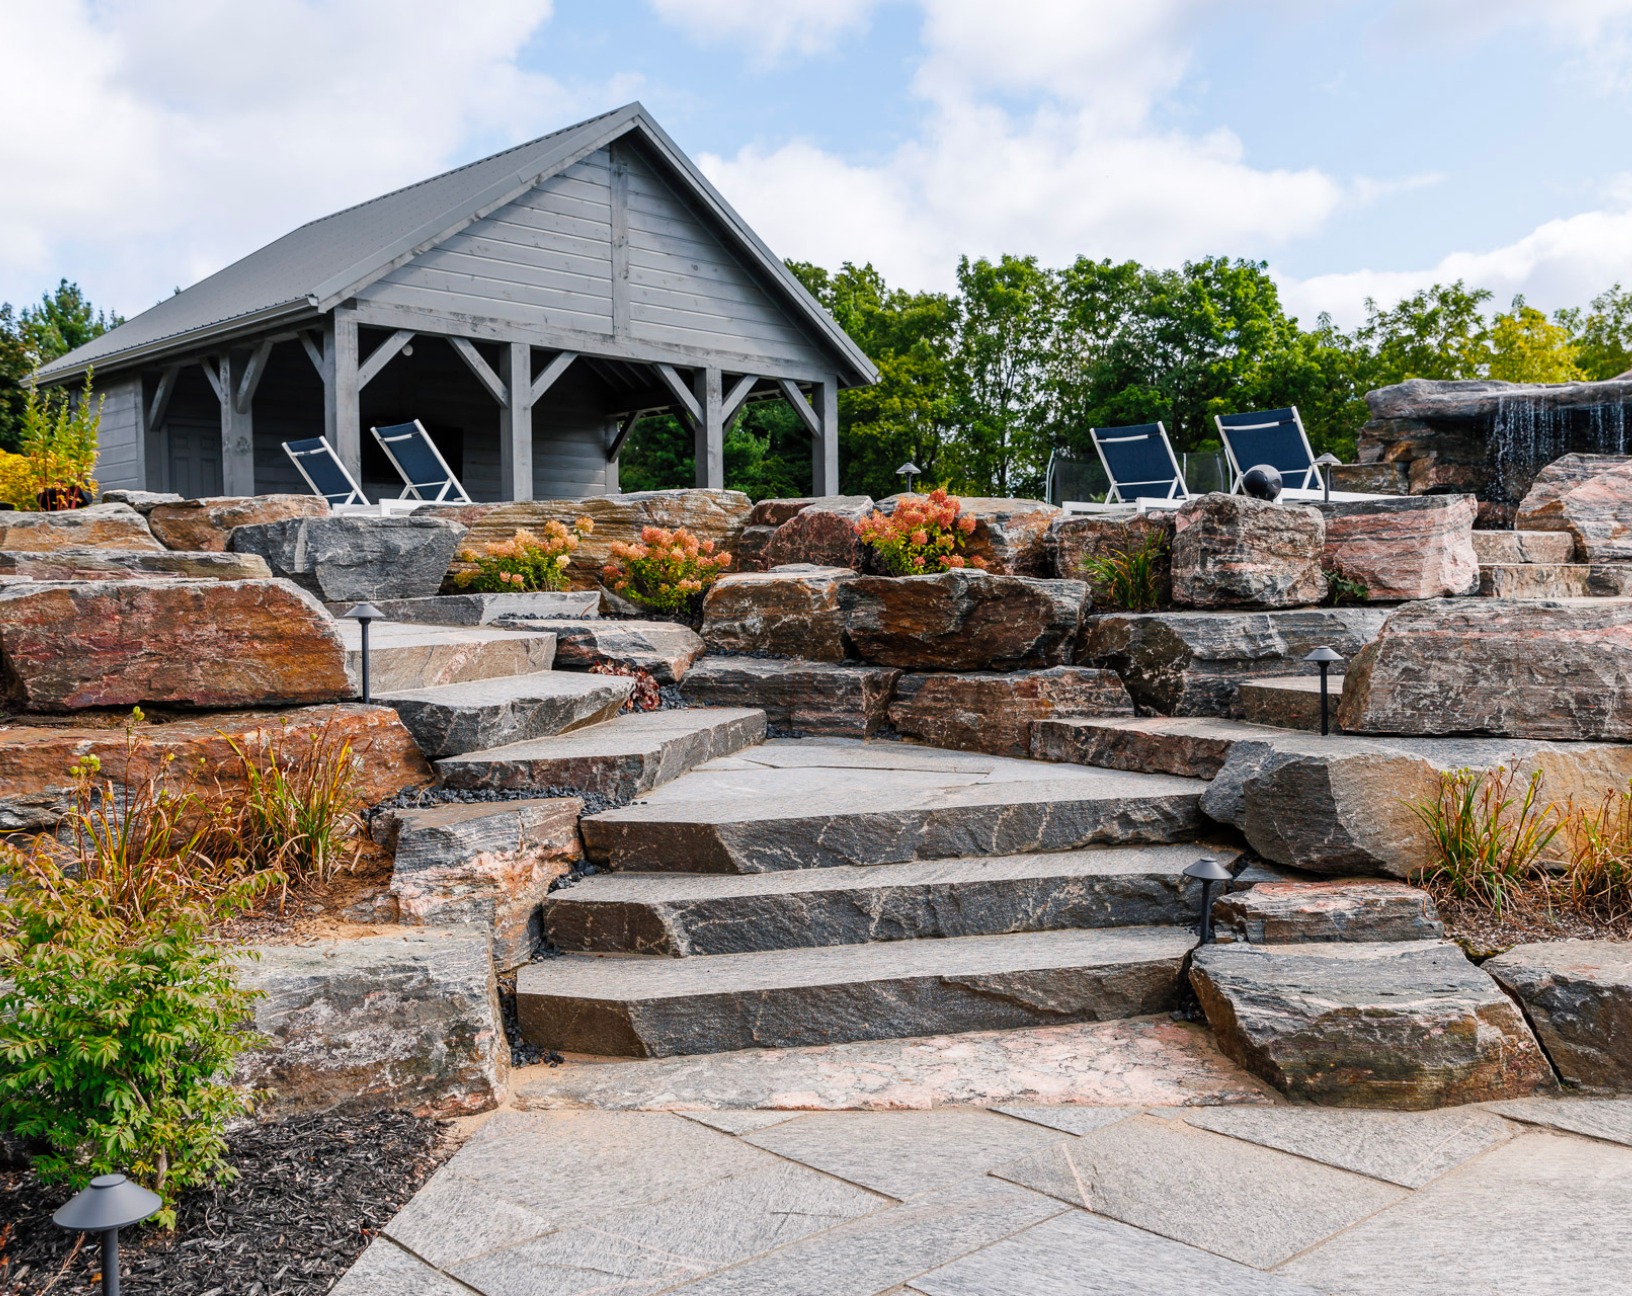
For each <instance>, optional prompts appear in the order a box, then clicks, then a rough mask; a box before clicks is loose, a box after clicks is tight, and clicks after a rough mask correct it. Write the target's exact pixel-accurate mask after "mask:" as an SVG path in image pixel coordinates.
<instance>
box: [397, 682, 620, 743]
mask: <svg viewBox="0 0 1632 1296" xmlns="http://www.w3.org/2000/svg"><path fill="white" fill-rule="evenodd" d="M634 687H635V681H634V680H633V679H632V678H631V677H629V676H627V675H580V674H578V673H576V672H573V671H539V672H536V673H534V674H532V675H509V676H500V677H498V678H495V679H485V680H466V681H465V682H463V683H460V684H439V685H436V686H434V687H432V688H423V689H404V690H401V691H393V692H391V693H388V694H381V695H380V696H378V697H377V698H376V699H375V700H376V701H378V702H383V703H384V704H385V705H386V706H389V707H394V708H395V709H396V712H397V714H398V715H399V716H401V717H402V723H403V725H404V726H405V727H406V728H407V730H408V732H409V733H411V734H413V736H414V741H415V742H417V743H418V744H419V748H420V750H421V751H423V752H424V753H425V754H426V755H427V756H430V757H433V758H434V757H438V756H459V755H462V754H464V753H465V752H473V751H483V750H485V749H486V748H489V747H502V746H504V745H505V744H507V743H516V742H526V741H528V740H530V739H533V738H549V737H551V736H553V735H555V734H559V733H566V732H567V731H568V730H571V729H580V728H582V727H583V726H585V725H592V724H597V723H599V722H600V721H602V720H610V719H611V718H612V717H613V716H615V715H617V714H618V711H619V710H620V709H621V708H622V706H623V704H624V702H625V700H627V698H628V697H629V694H630V693H631V692H633V691H634Z"/></svg>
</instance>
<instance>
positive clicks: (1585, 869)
mask: <svg viewBox="0 0 1632 1296" xmlns="http://www.w3.org/2000/svg"><path fill="white" fill-rule="evenodd" d="M1564 838H1565V845H1566V847H1567V851H1568V853H1567V855H1566V857H1565V864H1564V871H1563V874H1562V876H1561V877H1560V878H1558V879H1556V880H1555V885H1557V886H1558V887H1559V888H1561V889H1562V891H1563V898H1564V900H1565V901H1566V902H1567V903H1568V904H1569V905H1571V906H1572V907H1573V908H1575V909H1577V910H1579V911H1580V912H1582V913H1586V914H1590V915H1592V916H1594V917H1598V918H1602V919H1605V920H1606V921H1609V922H1619V921H1622V920H1624V919H1626V918H1628V917H1632V786H1629V787H1625V788H1612V789H1611V790H1610V791H1608V792H1606V793H1605V794H1604V798H1603V800H1602V801H1600V802H1598V803H1597V804H1595V805H1586V806H1583V805H1577V804H1575V803H1573V802H1572V803H1571V804H1570V806H1569V809H1568V811H1567V813H1566V817H1565V819H1564Z"/></svg>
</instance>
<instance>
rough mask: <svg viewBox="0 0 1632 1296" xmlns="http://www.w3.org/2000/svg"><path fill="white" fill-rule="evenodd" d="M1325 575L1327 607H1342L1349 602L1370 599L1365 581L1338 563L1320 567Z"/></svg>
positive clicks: (1368, 588) (1367, 601) (1363, 601)
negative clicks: (1351, 574) (1352, 574)
mask: <svg viewBox="0 0 1632 1296" xmlns="http://www.w3.org/2000/svg"><path fill="white" fill-rule="evenodd" d="M1321 572H1322V574H1324V575H1325V577H1326V598H1325V600H1324V602H1325V604H1326V606H1327V607H1342V606H1343V605H1345V604H1349V603H1369V602H1370V601H1371V587H1370V586H1368V585H1367V584H1366V583H1365V581H1363V580H1357V579H1355V578H1354V577H1353V576H1350V575H1349V574H1348V573H1347V572H1345V571H1344V570H1343V568H1342V567H1340V566H1339V565H1338V564H1336V563H1333V564H1332V565H1331V566H1329V567H1323V568H1321Z"/></svg>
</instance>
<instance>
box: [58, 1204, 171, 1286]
mask: <svg viewBox="0 0 1632 1296" xmlns="http://www.w3.org/2000/svg"><path fill="white" fill-rule="evenodd" d="M162 1205H164V1203H163V1202H162V1201H161V1200H159V1196H158V1194H157V1193H150V1192H148V1190H147V1189H146V1188H143V1187H142V1186H141V1185H140V1184H133V1183H131V1182H130V1180H128V1179H126V1178H125V1176H124V1175H122V1174H106V1175H97V1177H96V1178H95V1179H92V1180H91V1186H90V1187H89V1188H87V1189H86V1190H85V1191H84V1192H82V1193H78V1194H76V1195H75V1196H74V1197H73V1198H72V1199H70V1201H69V1202H68V1204H67V1205H65V1206H64V1207H63V1208H62V1209H61V1210H59V1211H58V1212H57V1213H56V1214H55V1215H53V1216H52V1217H51V1222H52V1223H53V1224H55V1225H56V1226H57V1227H58V1228H61V1229H67V1230H68V1231H69V1232H70V1233H100V1234H101V1235H102V1296H119V1230H120V1229H122V1228H129V1227H130V1226H131V1225H132V1224H140V1223H141V1222H142V1221H143V1220H145V1219H146V1218H147V1217H148V1216H149V1215H151V1214H153V1213H154V1212H155V1211H156V1210H158V1209H159V1207H160V1206H162Z"/></svg>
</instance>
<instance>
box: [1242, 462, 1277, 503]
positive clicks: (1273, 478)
mask: <svg viewBox="0 0 1632 1296" xmlns="http://www.w3.org/2000/svg"><path fill="white" fill-rule="evenodd" d="M1241 489H1242V491H1243V492H1245V493H1246V494H1248V495H1251V496H1252V498H1253V499H1261V500H1269V501H1270V502H1272V503H1273V502H1274V501H1275V500H1278V499H1280V497H1281V472H1280V469H1278V468H1272V467H1271V466H1270V465H1269V464H1254V465H1253V466H1252V467H1251V468H1248V469H1247V471H1246V472H1244V473H1242V474H1241Z"/></svg>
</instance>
